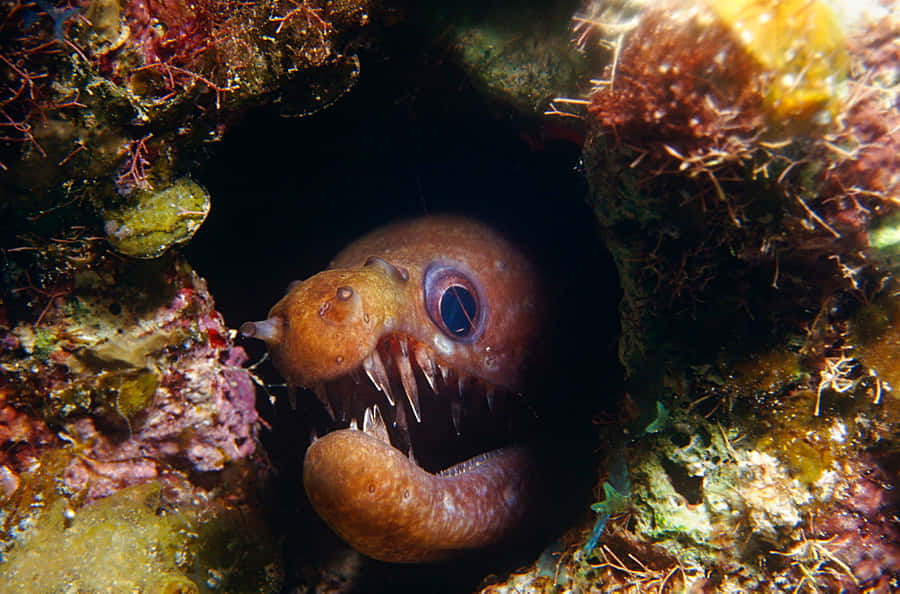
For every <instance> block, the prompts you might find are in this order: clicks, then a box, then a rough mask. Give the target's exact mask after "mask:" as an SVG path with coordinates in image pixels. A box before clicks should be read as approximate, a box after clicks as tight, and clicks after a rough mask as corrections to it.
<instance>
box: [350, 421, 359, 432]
mask: <svg viewBox="0 0 900 594" xmlns="http://www.w3.org/2000/svg"><path fill="white" fill-rule="evenodd" d="M350 428H351V429H353V430H354V431H359V423H357V422H356V419H350Z"/></svg>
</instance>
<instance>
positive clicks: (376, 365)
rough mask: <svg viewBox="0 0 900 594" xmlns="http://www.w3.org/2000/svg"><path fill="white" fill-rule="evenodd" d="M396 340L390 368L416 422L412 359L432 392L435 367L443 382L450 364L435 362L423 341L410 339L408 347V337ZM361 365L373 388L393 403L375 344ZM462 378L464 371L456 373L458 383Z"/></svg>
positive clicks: (435, 387)
mask: <svg viewBox="0 0 900 594" xmlns="http://www.w3.org/2000/svg"><path fill="white" fill-rule="evenodd" d="M398 343H399V345H400V349H399V351H397V352H396V353H395V354H394V357H393V363H394V368H395V369H396V370H397V374H398V375H399V377H400V385H401V387H402V388H403V393H404V395H405V396H406V400H407V402H409V408H410V410H412V413H413V416H415V418H416V422H417V423H421V422H422V407H421V405H420V404H419V386H418V383H417V382H416V377H415V373H414V368H413V364H414V363H415V365H416V366H418V368H419V369H420V370H421V372H422V375H423V376H424V377H425V380H426V382H427V383H428V387H430V388H431V391H432V392H434V393H437V391H438V379H437V370H440V373H441V375H442V376H443V379H444V382H445V383H446V382H447V378H448V375H449V373H450V368H449V367H446V366H442V365H439V364H437V363H435V361H434V355H433V354H432V353H431V351H430V349H429V348H428V347H427V346H425V345H424V344H421V343H414V346H412V347H410V345H409V340H408V339H407V338H405V337H403V338H400V339H399V340H398ZM388 357H390V355H388ZM362 368H363V371H365V372H366V376H367V377H368V378H369V381H371V382H372V385H373V386H375V389H376V390H378V391H379V392H382V393H383V394H384V396H385V398H387V400H388V402H389V403H390V404H391V406H396V404H397V402H396V400H395V398H394V394H393V393H392V391H391V380H390V376H389V375H388V371H387V370H388V367H387V366H386V365H385V360H384V359H383V358H382V355H381V354H379V352H378V349H377V348H376V349H374V350H373V351H372V352H371V353H370V354H369V355H368V356H367V357H366V358H365V359H363V362H362ZM465 379H466V376H465V375H463V374H459V382H460V386H462V384H463V383H464V382H465Z"/></svg>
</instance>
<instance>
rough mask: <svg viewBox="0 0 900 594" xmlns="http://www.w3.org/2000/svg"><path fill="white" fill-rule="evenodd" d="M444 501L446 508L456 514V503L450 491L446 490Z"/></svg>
mask: <svg viewBox="0 0 900 594" xmlns="http://www.w3.org/2000/svg"><path fill="white" fill-rule="evenodd" d="M442 503H443V504H444V509H445V510H447V511H448V512H450V513H451V514H454V515H455V514H456V503H455V502H454V501H453V497H451V496H450V493H447V492H444V499H443V501H442Z"/></svg>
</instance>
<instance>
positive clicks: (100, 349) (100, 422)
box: [0, 231, 280, 591]
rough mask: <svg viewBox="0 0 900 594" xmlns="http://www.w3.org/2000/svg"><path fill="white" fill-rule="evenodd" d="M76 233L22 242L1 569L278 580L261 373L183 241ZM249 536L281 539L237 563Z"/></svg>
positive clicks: (1, 427) (7, 279) (0, 318)
mask: <svg viewBox="0 0 900 594" xmlns="http://www.w3.org/2000/svg"><path fill="white" fill-rule="evenodd" d="M75 233H76V235H74V236H72V237H69V238H66V239H57V240H54V241H50V242H45V241H43V240H37V239H34V240H32V241H31V243H30V245H23V246H21V247H19V248H14V249H10V250H8V251H7V252H6V261H5V263H4V264H5V266H4V279H3V280H4V286H5V287H7V289H6V291H5V293H4V296H3V306H2V307H0V345H2V348H0V370H2V375H0V473H2V485H0V486H2V493H0V518H2V530H0V545H2V551H3V553H2V558H3V560H4V562H3V563H2V564H0V574H2V576H3V577H2V578H0V579H2V580H3V581H4V583H20V584H27V583H31V584H32V585H33V587H35V588H37V590H39V591H63V590H70V589H75V590H80V591H82V590H83V591H99V590H106V589H109V590H112V591H123V590H126V589H128V590H130V589H132V585H133V586H134V587H139V588H144V589H145V590H143V591H176V590H172V589H171V588H174V587H175V586H166V587H162V586H160V588H161V589H159V590H153V589H152V588H150V585H149V584H150V583H151V582H153V583H156V581H158V580H160V579H164V581H165V580H170V581H171V580H174V581H173V582H172V583H175V582H178V583H181V581H183V582H184V583H186V584H192V583H193V584H194V585H193V586H192V587H188V586H179V587H180V588H183V589H181V590H177V591H207V590H208V589H213V590H215V589H225V590H228V591H235V589H237V590H240V589H243V588H245V587H249V588H250V589H253V590H254V591H256V590H258V589H260V588H262V589H264V590H265V589H273V588H277V587H278V582H279V575H280V573H279V571H280V570H279V564H278V561H277V557H275V556H273V555H272V554H271V551H272V543H271V542H270V541H269V540H268V539H269V537H268V536H267V534H268V532H267V530H266V529H265V526H264V525H261V526H255V527H254V528H253V530H248V529H247V526H250V525H254V524H257V523H259V520H260V518H259V507H258V504H256V503H254V502H255V501H256V499H257V496H256V493H255V487H254V481H257V480H259V479H260V478H261V477H264V476H265V473H266V468H267V467H266V464H265V458H264V456H263V455H262V453H261V452H259V451H258V443H257V429H258V417H257V413H256V410H255V397H256V394H255V385H254V381H253V377H252V376H251V374H250V372H249V371H248V370H246V369H244V368H243V367H242V364H243V363H245V361H246V355H245V354H244V351H243V349H241V348H240V347H236V346H234V345H233V344H232V342H231V335H230V331H229V330H228V329H227V328H226V327H225V325H224V323H223V321H222V318H221V316H220V315H219V313H218V312H216V310H215V308H214V305H213V301H212V298H211V296H210V295H209V292H208V291H207V288H206V283H205V282H204V281H203V280H202V279H201V278H200V277H198V276H197V275H196V274H195V273H194V272H193V271H192V270H191V269H190V268H189V267H188V266H187V265H186V264H185V263H184V262H183V261H181V260H180V259H178V258H177V257H171V256H169V257H164V258H160V259H158V260H154V261H150V262H141V261H132V260H127V259H123V258H121V257H119V256H116V255H115V254H113V253H111V252H109V251H107V250H106V249H104V248H103V247H102V246H103V244H104V242H103V241H102V240H99V239H96V238H83V237H79V236H77V231H76V232H75ZM134 489H139V490H134ZM126 492H127V493H131V494H132V495H125V494H124V493H126ZM160 514H162V515H163V516H170V517H169V518H168V519H166V518H162V517H159V515H160ZM132 516H133V517H132ZM142 518H143V519H142ZM144 520H146V521H144ZM98 534H102V535H103V538H102V539H100V540H98V538H99V536H98ZM198 534H199V535H200V536H198ZM175 541H177V543H176V542H175ZM100 542H109V543H112V544H110V547H112V548H111V549H109V550H110V551H111V552H110V555H120V556H122V557H126V556H128V551H130V550H132V548H131V547H132V546H133V547H135V548H137V549H139V550H141V551H145V552H146V554H147V555H150V556H151V557H153V560H154V561H153V562H152V563H151V561H150V560H146V562H145V560H143V559H141V558H138V557H134V558H131V559H129V563H132V564H134V572H131V571H129V570H128V568H129V567H132V565H128V566H119V565H118V564H117V563H116V562H114V561H112V560H110V559H111V558H108V557H98V556H97V555H98V551H101V550H103V547H99V548H98V543H100ZM129 542H133V543H134V544H133V545H129V544H128V543H129ZM47 547H59V548H55V549H54V550H55V551H57V553H55V554H53V555H48V554H47V553H46V551H47V550H48V549H47ZM170 548H171V550H170ZM113 549H115V550H116V551H119V552H118V553H114V552H112V551H113ZM244 549H252V550H253V551H256V550H257V549H259V550H260V551H269V553H268V554H264V553H262V552H261V553H260V554H259V555H256V554H255V553H254V554H252V555H250V556H249V558H247V559H242V560H241V562H240V563H239V564H238V563H237V561H238V558H239V556H241V555H244V553H241V552H240V551H242V550H244ZM59 550H62V551H64V553H62V552H58V551H59ZM42 551H44V553H42ZM151 551H156V552H155V553H151ZM179 551H180V552H179ZM51 558H52V559H53V561H52V566H53V567H52V569H51V568H50V565H47V564H50V563H51V562H50V559H51ZM201 561H203V563H202V565H199V566H195V565H196V564H197V563H200V562H201ZM35 564H36V565H35ZM45 566H46V569H44V568H45ZM198 567H199V569H198ZM173 572H175V573H174V574H173ZM198 572H199V573H198ZM204 572H206V573H207V574H208V575H202V576H201V575H200V574H203V573H204ZM214 574H215V575H214ZM166 576H168V577H166ZM175 576H181V577H175ZM198 576H199V577H198ZM7 579H8V580H12V581H10V582H7V581H6V580H7ZM23 580H24V581H23ZM32 580H34V581H32ZM123 580H124V581H123ZM129 580H130V581H129ZM179 580H180V581H179ZM207 582H209V583H207ZM166 583H169V582H168V581H167V582H166ZM101 586H102V587H101ZM24 589H25V590H30V589H31V588H28V587H25V588H24Z"/></svg>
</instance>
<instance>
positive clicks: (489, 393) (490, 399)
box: [484, 384, 494, 412]
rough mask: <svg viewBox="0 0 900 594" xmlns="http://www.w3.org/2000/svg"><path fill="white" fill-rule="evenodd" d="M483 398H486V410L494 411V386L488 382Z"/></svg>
mask: <svg viewBox="0 0 900 594" xmlns="http://www.w3.org/2000/svg"><path fill="white" fill-rule="evenodd" d="M484 398H485V400H487V405H488V410H489V411H491V412H494V386H492V385H490V384H488V387H487V390H486V391H485V393H484Z"/></svg>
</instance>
